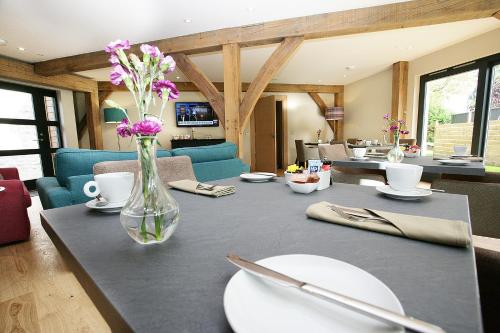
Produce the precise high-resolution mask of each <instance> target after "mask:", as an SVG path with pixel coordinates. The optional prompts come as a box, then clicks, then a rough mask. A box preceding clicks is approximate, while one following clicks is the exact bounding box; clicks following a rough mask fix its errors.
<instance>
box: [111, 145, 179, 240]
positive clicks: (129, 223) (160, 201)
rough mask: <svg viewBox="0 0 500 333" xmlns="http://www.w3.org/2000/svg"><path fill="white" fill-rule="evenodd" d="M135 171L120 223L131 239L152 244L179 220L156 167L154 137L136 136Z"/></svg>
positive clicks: (164, 237)
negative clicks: (136, 171)
mask: <svg viewBox="0 0 500 333" xmlns="http://www.w3.org/2000/svg"><path fill="white" fill-rule="evenodd" d="M136 141H137V155H138V161H139V172H138V173H137V175H136V178H135V182H134V187H133V189H132V193H131V195H130V198H129V199H128V201H127V203H126V204H125V206H124V207H123V208H122V210H121V213H120V222H121V224H122V226H123V228H125V230H126V231H127V233H128V234H129V236H130V237H132V239H133V240H135V241H136V242H138V243H140V244H155V243H162V242H164V241H166V240H167V239H168V238H170V236H172V234H173V232H174V231H175V228H176V227H177V223H178V221H179V205H178V204H177V202H176V201H175V199H174V198H173V197H172V196H171V195H170V193H168V191H167V189H166V188H165V186H164V185H163V183H162V181H161V179H160V177H159V176H158V170H157V168H156V145H157V141H156V137H140V138H137V140H136Z"/></svg>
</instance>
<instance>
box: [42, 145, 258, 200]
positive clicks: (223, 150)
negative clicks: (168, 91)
mask: <svg viewBox="0 0 500 333" xmlns="http://www.w3.org/2000/svg"><path fill="white" fill-rule="evenodd" d="M157 156H158V157H170V156H189V157H190V158H191V161H192V163H193V169H194V173H195V175H196V178H197V179H198V180H199V181H201V182H204V181H211V180H217V179H223V178H230V177H235V176H238V175H239V174H240V173H242V172H248V170H249V169H250V168H249V166H248V165H246V164H245V163H243V162H242V161H241V160H240V159H238V158H237V156H236V145H234V144H233V143H229V142H226V143H221V144H218V145H213V146H203V147H192V148H177V149H173V150H163V149H162V150H158V151H157ZM134 159H137V152H117V151H105V150H90V149H75V148H61V149H58V150H57V152H56V155H55V170H56V176H55V177H43V178H39V179H38V180H37V181H36V186H37V190H38V195H39V196H40V201H41V202H42V206H43V208H44V209H49V208H57V207H64V206H69V205H76V204H79V203H83V202H86V201H88V200H89V198H88V197H87V196H85V194H84V193H83V191H82V188H83V185H84V184H85V183H86V182H88V181H90V180H92V179H93V167H94V164H96V163H98V162H103V161H120V160H134Z"/></svg>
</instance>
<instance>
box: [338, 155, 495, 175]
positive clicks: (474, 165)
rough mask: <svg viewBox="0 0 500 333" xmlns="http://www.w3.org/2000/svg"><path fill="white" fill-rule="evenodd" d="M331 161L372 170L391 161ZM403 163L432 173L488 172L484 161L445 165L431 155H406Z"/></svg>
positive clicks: (382, 158) (382, 167) (370, 158)
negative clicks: (417, 166) (420, 167)
mask: <svg viewBox="0 0 500 333" xmlns="http://www.w3.org/2000/svg"><path fill="white" fill-rule="evenodd" d="M331 162H332V165H333V166H338V167H344V168H354V169H371V170H385V168H386V166H387V164H388V163H389V161H388V160H387V158H386V157H381V158H376V157H369V158H368V159H366V160H361V159H358V160H356V159H352V158H348V159H338V160H332V161H331ZM401 163H406V164H414V165H420V166H422V167H423V168H424V169H423V172H426V173H432V174H451V175H467V176H484V175H485V174H486V171H485V167H484V164H483V162H470V163H469V164H468V165H445V164H442V163H441V162H439V160H436V159H433V158H432V157H431V156H417V157H405V158H403V161H402V162H401Z"/></svg>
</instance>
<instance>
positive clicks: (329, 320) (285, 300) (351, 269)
mask: <svg viewBox="0 0 500 333" xmlns="http://www.w3.org/2000/svg"><path fill="white" fill-rule="evenodd" d="M257 263H258V264H261V265H263V266H266V267H268V268H271V269H273V270H276V271H278V272H280V273H284V274H287V275H290V276H291V277H293V278H296V279H299V280H302V281H305V282H309V283H312V284H315V285H317V286H320V287H323V288H327V289H331V290H333V291H337V292H339V293H342V294H345V295H349V296H352V297H354V298H357V299H360V300H362V301H365V302H368V303H371V304H375V305H378V306H381V307H383V308H386V309H388V310H392V311H394V312H397V313H401V314H404V311H403V307H402V306H401V304H400V302H399V300H398V298H397V297H396V295H394V293H393V292H392V291H391V290H390V289H389V288H388V287H387V286H386V285H385V284H384V283H383V282H382V281H380V280H378V279H377V278H376V277H374V276H373V275H371V274H370V273H368V272H366V271H364V270H362V269H360V268H358V267H356V266H353V265H350V264H348V263H345V262H342V261H340V260H335V259H332V258H327V257H321V256H315V255H306V254H291V255H284V256H277V257H271V258H266V259H262V260H259V261H257ZM224 311H225V313H226V317H227V319H228V321H229V324H230V325H231V327H232V328H233V330H234V331H235V332H238V333H246V332H252V333H253V332H260V333H265V332H288V333H294V332H315V333H322V332H336V333H347V332H349V333H353V332H367V333H368V332H403V329H402V328H398V327H394V326H389V325H387V324H385V323H383V322H381V321H378V320H375V319H372V318H369V317H367V316H364V315H361V314H359V313H357V312H355V311H352V310H347V309H345V308H343V307H341V306H339V305H336V304H333V303H330V302H327V301H324V300H321V299H318V298H316V297H313V296H311V295H308V294H304V293H302V292H301V291H299V290H297V289H294V288H287V287H283V286H281V285H278V284H275V283H273V282H270V281H265V280H263V279H261V278H258V277H256V276H253V275H251V274H249V273H247V272H244V271H242V270H240V271H239V272H237V273H236V274H235V275H234V276H233V277H232V278H231V280H229V282H228V284H227V286H226V290H225V292H224Z"/></svg>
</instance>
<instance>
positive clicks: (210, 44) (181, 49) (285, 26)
mask: <svg viewBox="0 0 500 333" xmlns="http://www.w3.org/2000/svg"><path fill="white" fill-rule="evenodd" d="M499 10H500V0H447V1H437V0H415V1H407V2H400V3H395V4H388V5H383V6H375V7H366V8H358V9H350V10H345V11H339V12H332V13H325V14H318V15H311V16H303V17H297V18H290V19H284V20H277V21H270V22H265V23H258V24H252V25H247V26H242V27H234V28H225V29H220V30H214V31H208V32H201V33H196V34H191V35H186V36H180V37H172V38H166V39H161V40H155V41H150V42H148V43H151V44H155V45H156V46H158V47H159V48H160V50H162V51H163V52H166V53H184V54H197V53H206V52H212V51H220V50H222V45H223V44H239V45H240V46H241V47H248V46H255V45H265V44H273V43H279V42H281V41H282V40H283V39H284V38H286V37H293V36H304V38H305V39H314V38H324V37H334V36H342V35H349V34H357V33H365V32H374V31H383V30H391V29H401V28H409V27H418V26H423V25H431V24H439V23H448V22H455V21H464V20H472V19H478V18H486V17H491V16H493V15H495V13H497V12H498V11H499ZM103 47H104V46H103ZM131 52H135V53H138V52H139V44H135V45H133V46H132V49H131ZM108 66H109V63H108V55H107V54H106V53H105V52H104V51H97V52H91V53H85V54H80V55H75V56H69V57H65V58H59V59H53V60H47V61H42V62H38V63H36V64H35V72H36V73H38V74H41V75H55V74H63V73H71V72H79V71H85V70H91V69H97V68H104V67H108Z"/></svg>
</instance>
